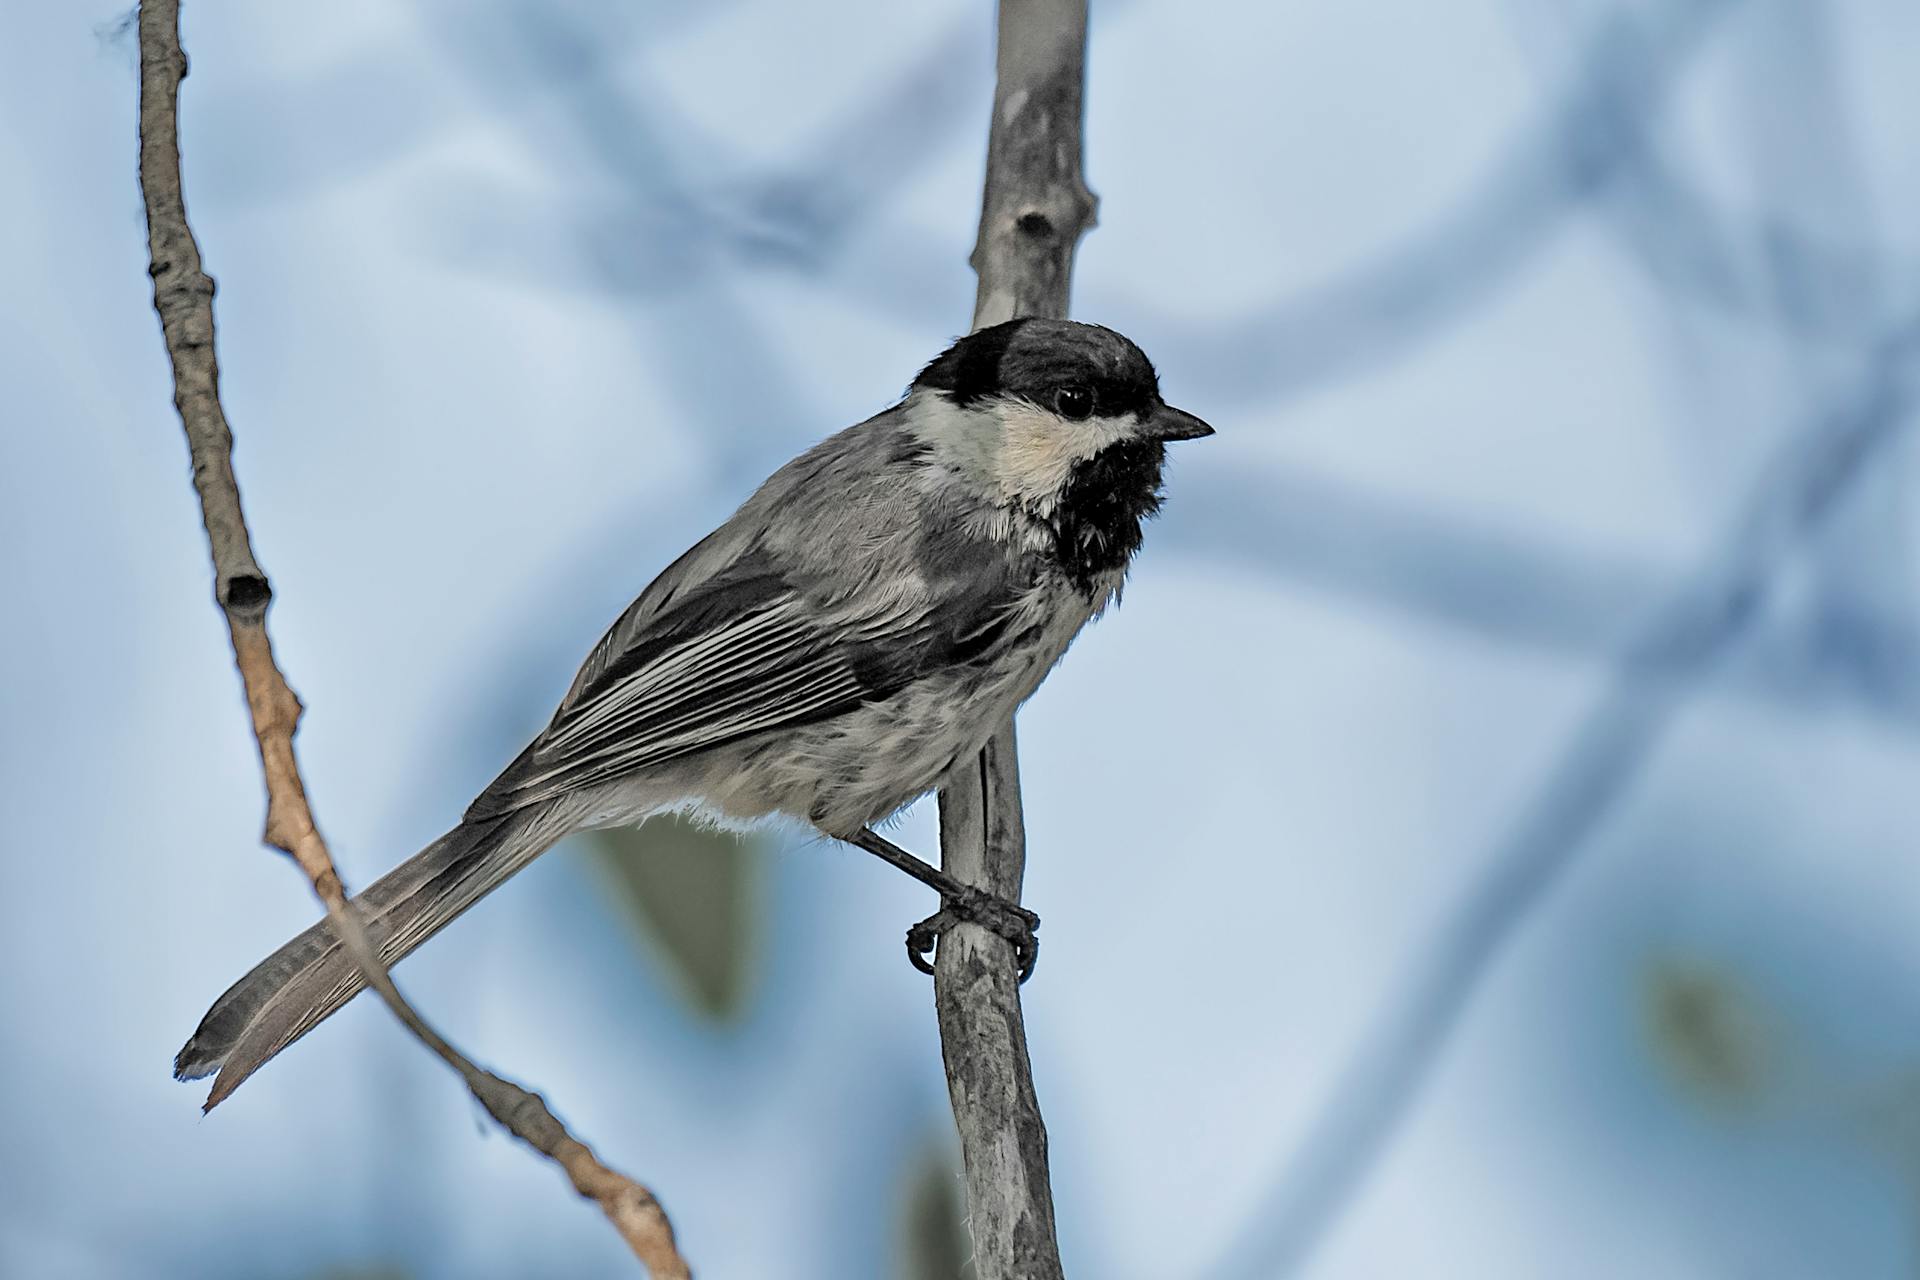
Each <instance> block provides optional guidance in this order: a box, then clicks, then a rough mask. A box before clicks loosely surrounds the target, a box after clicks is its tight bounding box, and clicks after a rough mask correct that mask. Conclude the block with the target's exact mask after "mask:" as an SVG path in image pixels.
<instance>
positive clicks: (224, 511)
mask: <svg viewBox="0 0 1920 1280" xmlns="http://www.w3.org/2000/svg"><path fill="white" fill-rule="evenodd" d="M186 74H187V57H186V53H185V52H184V51H183V50H182V48H181V46H180V6H179V0H143V3H142V4H141V6H140V189H141V192H142V193H143V195H144V196H145V199H146V207H147V239H148V249H149V253H150V255H151V264H150V266H149V274H150V275H151V276H152V277H153V306H154V310H155V311H157V312H158V313H159V315H160V327H161V331H162V333H163V335H164V336H165V339H166V346H167V354H168V356H169V357H170V358H171V360H172V363H173V384H174V404H175V406H176V407H177V408H178V409H179V411H180V422H181V425H182V426H183V427H184V428H185V430H186V435H187V445H188V449H189V451H190V453H191V455H192V459H193V483H194V488H195V489H196V490H197V491H198V493H199V495H200V509H201V514H202V517H203V518H204V520H205V523H206V529H207V543H208V547H209V549H210V551H211V553H212V557H213V567H214V596H215V599H216V600H217V601H218V602H219V604H220V607H221V609H222V611H223V612H224V613H225V614H226V619H227V629H228V631H229V633H230V634H231V636H232V639H233V654H234V661H235V663H236V665H237V666H238V667H239V669H240V679H241V682H242V683H243V684H244V686H245V688H246V695H247V707H248V709H249V711H250V712H251V713H252V718H253V734H254V738H255V740H256V741H257V742H258V744H259V748H260V765H261V769H262V771H263V773H264V775H265V779H266V788H267V820H266V830H265V833H264V838H265V840H266V843H268V844H270V845H272V846H274V847H275V848H277V849H280V850H283V851H284V852H285V853H287V854H288V855H289V856H290V857H292V858H293V860H294V861H295V862H296V863H298V864H299V866H300V869H301V870H302V871H303V872H305V873H306V876H307V879H308V880H309V881H310V882H311V883H312V885H313V891H314V893H315V894H316V895H318V896H319V898H320V900H321V902H322V903H324V904H325V905H326V910H327V920H328V922H329V923H330V924H331V925H332V927H333V931H334V934H335V936H337V937H338V938H339V939H340V942H341V945H342V947H344V948H345V950H346V952H347V954H348V955H350V956H352V957H353V960H354V962H355V963H356V964H357V965H359V967H360V971H361V973H362V974H363V975H364V976H365V978H366V980H367V984H368V985H369V986H371V987H372V988H373V989H374V990H376V991H378V992H379V993H380V997H381V999H383V1000H385V1001H386V1003H387V1006H388V1007H389V1008H390V1009H392V1010H393V1012H394V1015H395V1016H396V1017H398V1018H399V1019H400V1021H401V1022H402V1023H403V1024H405V1025H406V1027H407V1028H408V1030H410V1031H411V1032H413V1034H414V1036H415V1037H417V1038H418V1039H419V1040H420V1042H421V1043H422V1044H424V1045H426V1046H427V1048H428V1049H430V1050H432V1051H433V1053H435V1054H436V1055H438V1056H439V1058H440V1059H441V1060H442V1061H444V1062H445V1063H446V1064H447V1065H448V1066H450V1067H452V1068H453V1069H454V1070H455V1071H456V1072H458V1073H459V1075H460V1077H461V1079H462V1080H463V1081H465V1082H466V1085H467V1088H468V1089H470V1090H471V1091H472V1092H473V1096H474V1097H475V1098H477V1099H478V1100H479V1102H480V1104H481V1105H482V1106H484V1107H485V1108H486V1109H487V1112H488V1113H489V1114H490V1115H492V1116H493V1118H494V1119H495V1120H497V1121H499V1123H500V1124H501V1126H502V1127H504V1128H505V1129H507V1130H508V1131H509V1132H510V1133H512V1134H513V1135H514V1136H515V1137H517V1138H519V1139H520V1140H521V1141H523V1142H525V1143H527V1144H528V1145H529V1146H531V1147H533V1148H534V1149H535V1150H536V1151H539V1152H540V1153H541V1154H543V1155H545V1156H547V1157H548V1158H549V1159H551V1160H552V1161H553V1162H554V1163H555V1164H557V1165H559V1166H560V1168H561V1169H562V1170H564V1171H565V1172H566V1174H567V1177H568V1178H569V1179H570V1180H571V1181H572V1182H573V1185H574V1189H575V1190H577V1191H578V1192H579V1193H580V1194H581V1195H583V1196H585V1197H587V1198H588V1199H590V1200H593V1201H594V1202H595V1203H597V1204H598V1205H599V1206H600V1208H601V1210H602V1211H603V1212H604V1213H605V1214H606V1215H607V1218H608V1220H609V1221H611V1222H612V1223H613V1225H614V1228H615V1229H616V1230H617V1231H619V1232H620V1235H621V1237H622V1238H623V1239H624V1240H626V1242H627V1244H628V1246H629V1247H631V1248H632V1250H633V1252H634V1254H635V1256H636V1257H638V1258H639V1259H640V1260H641V1261H642V1262H643V1263H644V1264H645V1265H646V1266H647V1268H648V1270H649V1271H650V1272H651V1273H652V1274H653V1276H654V1277H655V1278H656V1280H683V1278H685V1277H687V1276H689V1275H690V1272H689V1271H688V1269H687V1264H686V1262H685V1261H684V1260H683V1259H682V1258H681V1257H680V1253H679V1250H678V1249H677V1248H676V1246H675V1244H674V1238H673V1228H672V1226H671V1224H670V1223H669V1222H668V1221H667V1216H666V1213H665V1211H664V1210H663V1209H662V1208H661V1207H660V1203H659V1201H658V1200H656V1199H655V1198H654V1196H653V1194H652V1193H651V1192H650V1191H648V1190H647V1189H646V1188H645V1187H643V1186H641V1185H640V1184H639V1183H637V1182H634V1181H633V1180H632V1179H631V1178H628V1177H626V1176H625V1175H623V1174H620V1173H617V1172H615V1171H614V1170H612V1169H609V1168H608V1167H607V1166H606V1165H604V1164H602V1163H601V1162H600V1161H599V1159H598V1158H597V1157H595V1155H594V1154H593V1152H592V1150H591V1149H589V1148H588V1147H587V1146H586V1145H585V1144H584V1143H582V1142H580V1141H579V1140H578V1139H576V1138H574V1137H573V1135H572V1134H570V1133H568V1132H567V1130H566V1127H565V1126H564V1125H562V1124H561V1123H560V1121H559V1120H558V1119H556V1118H555V1117H554V1115H553V1113H552V1112H551V1111H550V1110H548V1108H547V1106H546V1103H545V1102H543V1101H542V1100H541V1098H540V1097H539V1095H537V1094H534V1093H531V1092H529V1091H528V1090H526V1089H523V1088H521V1087H520V1086H519V1085H517V1084H514V1083H513V1082H511V1081H508V1080H503V1079H501V1078H500V1077H499V1076H496V1075H493V1074H492V1073H490V1072H487V1071H483V1070H482V1069H480V1068H479V1067H478V1066H476V1065H474V1063H473V1062H472V1061H471V1060H470V1059H468V1058H467V1057H466V1056H465V1055H464V1054H462V1053H461V1052H460V1051H459V1050H457V1049H455V1048H454V1047H453V1046H452V1045H451V1044H449V1043H447V1041H446V1040H445V1039H444V1038H443V1037H442V1036H441V1035H440V1034H439V1033H438V1032H436V1031H435V1030H434V1029H433V1028H432V1027H430V1026H428V1025H427V1023H426V1022H425V1020H423V1019H422V1018H421V1016H420V1015H419V1013H418V1012H416V1011H415V1010H414V1009H413V1007H412V1006H411V1005H409V1004H408V1003H407V1001H406V999H405V998H404V997H403V996H401V994H400V992H399V989H398V988H396V987H395V986H394V984H393V979H392V978H391V977H390V976H389V975H388V973H387V971H386V967H385V966H384V965H382V964H381V962H380V959H379V956H378V955H377V953H376V952H375V950H374V948H373V945H372V943H371V942H370V941H369V940H368V938H367V934H366V931H365V930H364V929H363V928H362V926H361V922H360V918H359V915H358V913H357V912H355V911H354V910H353V909H352V908H351V907H350V906H349V904H348V901H347V896H346V891H345V889H344V888H343V887H342V886H341V883H340V877H339V875H338V874H337V873H336V872H335V870H334V865H333V858H332V855H331V854H330V853H329V852H328V851H327V846H326V842H325V840H323V839H322V838H321V835H320V832H319V829H318V828H317V827H316V826H315V824H314V820H313V812H312V810H311V809H310V808H309V807H308V805H307V795H306V787H305V785H304V784H303V782H302V781H301V777H300V767H299V762H298V760H297V759H296V758H295V755H294V750H293V735H294V732H295V730H296V729H297V728H298V727H299V723H300V713H301V705H300V700H299V698H297V697H295V696H294V693H293V690H292V689H291V688H289V687H288V685H287V682H286V679H285V677H284V676H282V674H281V672H280V668H279V666H278V665H277V664H276V663H275V662H274V657H273V642H272V640H271V639H270V638H269V636H268V634H267V605H268V602H269V601H270V600H271V599H272V598H273V592H272V588H271V587H270V586H269V585H268V582H267V577H266V574H264V573H263V572H261V569H260V566H259V564H258V562H257V561H256V560H255V559H254V556H253V546H252V540H251V538H250V537H249V535H248V531H247V521H246V514H245V511H244V510H243V508H242V506H241V502H240V487H239V484H238V482H237V481H236V480H235V478H234V473H233V433H232V432H231V430H229V428H228V426H227V419H226V413H225V411H224V410H223V409H222V407H221V404H220V387H219V368H218V365H217V362H216V360H215V353H214V326H213V280H212V279H211V277H209V276H208V275H207V274H206V272H205V271H203V270H202V269H201V263H200V248H199V245H198V244H197V243H196V242H195V240H194V237H193V231H192V228H191V227H190V226H189V225H188V222H187V210H186V200H185V196H184V195H183V193H182V189H181V179H180V144H179V132H178V118H179V111H178V109H179V96H180V82H181V80H183V79H184V78H185V77H186ZM216 1101H218V1098H217V1097H216V1098H210V1099H209V1100H208V1103H207V1105H208V1106H209V1107H211V1106H212V1105H213V1103H214V1102H216Z"/></svg>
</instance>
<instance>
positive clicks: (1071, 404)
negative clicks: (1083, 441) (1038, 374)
mask: <svg viewBox="0 0 1920 1280" xmlns="http://www.w3.org/2000/svg"><path fill="white" fill-rule="evenodd" d="M1053 408H1054V412H1056V413H1058V414H1059V415H1060V416H1061V417H1063V418H1066V419H1068V420H1069V421H1072V422H1078V421H1080V420H1081V419H1082V418H1084V417H1086V416H1087V415H1088V414H1090V413H1092V412H1093V392H1092V391H1090V390H1088V389H1087V388H1086V387H1062V388H1060V389H1059V390H1058V391H1056V392H1054V393H1053Z"/></svg>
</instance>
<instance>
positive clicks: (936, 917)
mask: <svg viewBox="0 0 1920 1280" xmlns="http://www.w3.org/2000/svg"><path fill="white" fill-rule="evenodd" d="M846 839H847V843H848V844H851V845H856V846H858V847H859V848H862V849H865V850H866V851H867V852H868V853H871V854H872V855H873V856H874V857H876V858H879V859H880V860H881V861H882V862H885V863H887V864H888V865H889V866H894V867H898V868H899V869H900V870H902V871H904V872H906V873H907V874H908V875H910V876H912V877H913V878H914V879H915V880H918V881H919V882H920V883H921V884H924V885H926V886H927V887H928V888H929V889H932V890H934V891H935V892H937V893H938V894H939V895H940V909H939V910H938V911H936V912H934V913H933V914H932V915H930V916H928V917H927V918H926V919H925V920H922V921H921V922H920V923H919V924H916V925H914V926H913V928H911V929H909V930H907V959H909V960H911V961H913V967H914V968H916V969H918V970H920V972H922V973H932V972H933V965H932V964H931V963H930V962H929V959H928V957H930V956H932V955H933V951H934V944H935V942H937V941H938V940H939V937H940V935H941V934H943V933H945V932H946V931H947V930H948V929H950V928H952V927H953V926H954V925H956V924H959V923H961V922H963V921H966V922H970V923H973V924H978V925H984V926H985V927H987V928H989V929H991V930H993V931H994V932H995V933H997V934H999V935H1000V936H1001V937H1003V938H1005V939H1006V940H1007V941H1008V942H1011V943H1012V944H1013V952H1014V960H1015V962H1016V963H1017V964H1018V965H1019V966H1020V981H1022V982H1025V981H1026V980H1027V979H1028V978H1031V977H1032V976H1033V966H1034V965H1035V964H1037V963H1039V960H1040V939H1039V936H1038V934H1037V930H1038V929H1039V928H1040V917H1039V916H1037V915H1035V914H1034V913H1033V912H1031V911H1029V910H1027V909H1026V908H1025V907H1023V906H1021V905H1020V904H1019V903H1017V902H1010V901H1008V900H1007V899H1006V898H1003V897H1001V896H1000V895H999V894H997V893H990V892H988V891H987V890H985V889H982V888H980V887H978V886H977V885H971V884H962V883H961V882H960V881H958V880H955V879H954V878H953V877H952V876H950V875H948V874H947V873H946V872H944V871H942V870H941V869H940V868H938V867H936V866H934V865H932V864H931V863H927V862H923V861H921V860H920V859H919V858H916V857H914V856H913V855H912V854H910V853H908V852H907V851H906V850H905V849H902V848H901V847H900V846H899V845H897V844H895V843H894V842H893V841H891V840H889V839H887V838H886V837H885V836H883V835H881V834H880V833H879V832H877V831H875V830H874V829H873V828H871V827H862V828H860V830H859V831H858V832H856V833H855V834H853V835H851V836H848V837H847V838H846Z"/></svg>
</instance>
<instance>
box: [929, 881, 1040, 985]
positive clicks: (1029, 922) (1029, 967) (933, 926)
mask: <svg viewBox="0 0 1920 1280" xmlns="http://www.w3.org/2000/svg"><path fill="white" fill-rule="evenodd" d="M956 924H977V925H980V926H982V927H983V928H986V929H991V930H992V931H993V932H995V933H997V934H999V935H1000V936H1001V937H1003V938H1005V939H1006V940H1007V941H1008V942H1011V943H1012V944H1013V959H1014V964H1015V965H1016V966H1017V967H1018V968H1019V970H1020V981H1022V982H1025V981H1026V980H1027V979H1028V978H1031V977H1032V976H1033V966H1034V965H1036V964H1038V963H1039V962H1040V937H1039V929H1040V917H1039V916H1037V915H1035V914H1034V913H1033V912H1031V911H1029V910H1027V909H1026V908H1025V907H1023V906H1021V905H1020V904H1019V903H1017V902H1010V901H1008V900H1007V899H1005V898H1003V897H1001V896H1000V895H999V894H997V893H988V892H987V891H986V890H985V889H981V888H978V887H977V886H974V885H970V884H969V885H961V886H960V891H959V892H958V893H951V894H943V895H942V896H941V898H940V909H939V910H938V911H936V912H934V913H933V914H932V915H930V916H928V917H927V918H926V919H925V920H922V921H921V922H920V923H919V924H916V925H914V926H913V928H911V929H909V930H907V959H909V960H911V961H913V967H914V968H916V969H918V970H919V971H920V972H922V973H932V972H933V954H934V948H935V944H936V943H938V942H939V940H940V936H941V935H942V934H944V933H946V931H947V930H949V929H951V928H952V927H953V926H954V925H956Z"/></svg>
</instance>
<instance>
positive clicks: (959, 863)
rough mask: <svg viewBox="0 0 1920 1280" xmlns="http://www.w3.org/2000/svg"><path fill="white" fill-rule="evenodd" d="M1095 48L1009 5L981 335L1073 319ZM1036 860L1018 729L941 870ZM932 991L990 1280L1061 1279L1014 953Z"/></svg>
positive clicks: (972, 957) (973, 961) (1025, 5)
mask: <svg viewBox="0 0 1920 1280" xmlns="http://www.w3.org/2000/svg"><path fill="white" fill-rule="evenodd" d="M1086 40H1087V6H1086V0H1002V3H1001V5H1000V16H999V57H998V66H997V80H996V84H995V88H994V95H993V122H992V125H991V128H990V131H989V133H988V141H987V178H986V194H985V198H984V200H983V201H982V204H981V211H980V237H979V240H978V242H977V243H976V244H975V246H974V250H973V259H972V261H973V268H974V271H975V272H976V273H978V275H979V278H980V287H979V293H978V295H977V297H976V299H975V303H974V312H973V327H974V328H976V329H979V328H983V327H985V326H987V325H992V324H998V323H1000V322H1001V321H1004V320H1010V319H1013V318H1014V317H1016V316H1026V315H1035V316H1051V317H1056V318H1064V317H1065V316H1066V314H1067V297H1068V286H1069V282H1070V279H1071V276H1072V272H1073V253H1074V249H1075V247H1076V246H1077V245H1078V244H1079V241H1080V237H1081V235H1082V234H1084V233H1085V231H1086V229H1087V228H1088V227H1089V226H1091V225H1092V223H1093V214H1094V199H1093V196H1092V194H1091V193H1090V192H1088V190H1087V188H1086V184H1085V182H1084V181H1082V178H1081V173H1080V97H1081V84H1082V80H1083V77H1084V68H1085V55H1086ZM1026 858H1027V853H1026V831H1025V828H1024V825H1023V822H1022V817H1021V810H1020V766H1019V760H1018V755H1017V753H1016V751H1015V747H1014V733H1013V723H1012V721H1008V722H1007V724H1006V725H1004V726H1002V728H1001V729H1000V731H999V732H998V733H997V734H995V735H994V737H993V740H992V741H991V742H989V743H988V744H987V747H986V749H985V750H984V751H982V752H981V754H980V756H979V757H978V758H977V759H975V760H970V761H966V762H964V763H963V764H962V765H961V766H960V767H959V768H958V769H956V770H955V771H954V772H953V774H952V775H950V776H949V778H948V780H947V784H946V785H945V786H944V787H943V788H942V789H941V791H940V859H941V865H942V866H944V867H945V868H946V870H947V871H948V872H949V873H951V874H952V875H953V876H955V877H956V878H958V879H960V880H962V881H965V882H966V883H969V884H976V885H980V886H982V887H984V888H986V889H989V890H991V891H992V892H994V893H996V894H999V895H1001V896H1002V897H1005V898H1008V899H1012V900H1015V901H1017V900H1018V899H1019V897H1020V881H1021V877H1022V875H1023V874H1024V872H1025V870H1026ZM933 986H934V1005H935V1009H936V1012H937V1014H938V1017H939V1022H940V1046H941V1053H942V1056H943V1057H944V1058H945V1060H946V1069H947V1091H948V1094H949V1096H950V1097H951V1099H952V1102H953V1117H954V1123H955V1125H956V1126H957V1127H958V1129H959V1131H960V1151H961V1156H962V1159H963V1160H964V1162H965V1164H966V1174H967V1205H968V1210H969V1220H970V1223H971V1226H972V1231H973V1244H974V1262H975V1266H976V1267H977V1269H978V1272H979V1275H980V1277H981V1280H1003V1278H1011V1277H1019V1278H1020V1280H1028V1278H1029V1277H1034V1278H1039V1280H1046V1278H1048V1277H1058V1276H1059V1275H1060V1274H1061V1270H1060V1246H1059V1244H1058V1242H1057V1241H1056V1240H1055V1238H1054V1222H1053V1192H1052V1189H1051V1187H1050V1186H1049V1184H1048V1178H1047V1129H1046V1125H1045V1123H1044V1122H1043V1121H1042V1120H1041V1118H1040V1103H1039V1100H1038V1098H1037V1097H1036V1096H1035V1094H1034V1089H1033V1070H1032V1065H1031V1064H1030V1062H1029V1061H1028V1058H1027V1033H1026V1025H1025V1023H1024V1022H1023V1020H1022V1017H1021V1012H1020V981H1019V975H1018V972H1017V968H1016V966H1015V964H1014V958H1013V952H1012V946H1011V944H1009V943H1008V942H1007V941H1006V940H1005V939H1003V938H1001V937H999V936H997V935H995V934H993V933H991V932H989V931H988V930H985V929H982V928H980V927H979V926H977V925H971V924H963V925H960V926H957V927H956V928H954V929H952V930H950V931H949V932H948V933H947V934H946V936H945V937H944V938H943V939H942V940H941V943H940V954H939V959H938V960H937V962H936V964H935V967H934V984H933Z"/></svg>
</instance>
